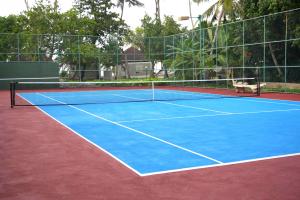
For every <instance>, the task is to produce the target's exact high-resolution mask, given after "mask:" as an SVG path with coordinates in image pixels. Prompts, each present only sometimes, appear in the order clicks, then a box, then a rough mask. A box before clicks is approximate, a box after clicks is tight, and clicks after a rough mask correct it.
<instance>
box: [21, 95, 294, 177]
mask: <svg viewBox="0 0 300 200" xmlns="http://www.w3.org/2000/svg"><path fill="white" fill-rule="evenodd" d="M151 93H152V92H151V90H149V91H147V90H128V91H126V90H114V91H82V92H76V91H75V92H74V91H73V92H40V93H36V92H35V93H20V94H18V95H19V96H21V97H22V98H24V99H25V100H27V101H28V102H31V103H32V104H43V103H45V104H47V103H49V102H50V103H54V104H66V103H68V104H70V103H75V102H78V101H82V102H85V101H87V100H89V101H93V99H96V100H97V101H100V102H99V103H95V102H93V103H92V104H81V105H59V106H53V105H52V106H38V108H39V109H40V110H42V111H43V112H44V113H46V114H48V115H49V116H50V117H52V118H53V119H55V120H56V121H58V122H60V123H61V124H62V125H64V126H66V127H68V128H69V129H71V130H72V131H73V132H74V133H76V134H78V135H79V136H81V137H82V138H84V139H85V140H86V141H88V142H90V143H92V144H94V145H96V146H97V147H98V148H100V149H101V150H103V151H105V152H106V153H108V154H109V155H110V156H112V157H113V158H115V159H117V160H118V161H119V162H121V163H122V164H123V165H125V166H126V167H128V168H130V169H131V170H133V171H134V172H135V173H137V174H138V175H140V176H146V175H153V174H159V173H166V172H173V171H181V170H187V169H196V168H205V167H212V166H222V165H228V164H234V163H242V162H248V161H256V160H261V159H269V158H278V157H283V156H293V155H300V102H295V101H286V100H271V99H262V98H253V97H244V98H200V97H201V95H202V96H204V97H205V95H207V96H209V95H211V94H199V93H194V92H182V91H174V90H173V91H172V90H170V91H168V90H156V94H155V95H156V96H161V98H163V97H164V96H165V97H166V99H168V98H170V97H171V96H174V95H186V96H190V97H193V96H196V97H197V98H190V99H186V100H184V99H181V100H176V101H175V100H174V101H171V100H170V101H144V102H126V103H124V102H122V99H123V100H129V99H132V100H134V99H143V98H145V96H147V95H149V96H151V95H153V94H151ZM216 97H217V95H216ZM101 99H105V101H107V103H104V102H105V101H103V102H101ZM114 101H115V102H114ZM108 102H111V103H108ZM116 102H119V103H116ZM121 102H122V103H121Z"/></svg>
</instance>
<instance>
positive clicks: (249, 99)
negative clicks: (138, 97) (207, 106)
mask: <svg viewBox="0 0 300 200" xmlns="http://www.w3.org/2000/svg"><path fill="white" fill-rule="evenodd" d="M161 92H164V93H175V94H181V92H182V93H184V92H186V94H182V95H190V96H199V97H203V96H204V97H205V96H208V97H209V96H211V97H214V96H216V95H217V96H221V97H225V98H224V99H226V97H235V96H233V95H222V94H210V93H201V94H200V93H199V94H198V93H197V92H192V91H180V92H170V91H168V92H167V91H161ZM189 93H192V94H189ZM203 94H204V95H203ZM230 99H233V100H238V101H243V100H244V101H251V102H259V103H269V104H278V105H290V106H300V104H293V103H283V102H280V103H279V102H274V101H289V102H295V103H300V102H299V101H292V100H282V99H266V98H264V99H265V101H264V100H263V99H262V100H258V98H257V97H243V98H238V97H237V98H230Z"/></svg>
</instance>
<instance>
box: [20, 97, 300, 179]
mask: <svg viewBox="0 0 300 200" xmlns="http://www.w3.org/2000/svg"><path fill="white" fill-rule="evenodd" d="M17 95H18V96H20V95H19V94H17ZM20 97H21V98H23V97H22V96H20ZM23 99H24V100H25V101H27V102H29V103H30V104H32V105H33V103H32V102H30V101H29V100H27V99H25V98H23ZM35 108H37V109H39V110H40V111H42V112H43V113H44V114H46V115H47V116H49V117H50V118H52V119H53V120H55V121H56V122H58V123H59V124H61V125H62V126H64V127H66V128H67V129H69V130H71V131H72V132H74V133H75V134H76V135H78V136H79V137H80V138H82V139H84V140H85V141H87V142H89V143H90V144H92V145H94V146H96V147H97V148H99V149H100V150H102V151H103V152H105V153H106V154H108V155H109V156H111V157H112V158H114V159H116V160H117V161H118V162H120V163H121V164H123V165H124V166H125V167H127V168H128V169H130V170H132V171H133V172H135V173H136V174H137V175H139V176H142V177H144V176H151V175H159V174H167V173H174V172H182V171H188V170H196V169H205V168H213V167H222V166H226V165H236V164H242V163H249V162H257V161H263V160H270V159H277V158H285V157H292V156H300V153H293V154H285V155H279V156H270V157H263V158H257V159H250V160H242V161H235V162H229V163H221V164H213V165H206V166H198V167H188V168H181V169H175V170H166V171H159V172H153V173H143V174H142V173H139V172H138V171H136V170H135V169H134V168H132V167H130V166H129V165H128V164H126V163H124V162H123V161H122V160H120V159H118V158H117V157H115V156H114V155H112V154H111V153H109V152H108V151H106V150H105V149H103V148H101V147H100V146H98V145H97V144H95V143H93V142H92V141H90V140H88V139H87V138H85V137H83V136H82V135H80V134H79V133H77V132H76V131H74V130H73V129H72V128H70V127H68V126H67V125H65V124H63V123H62V122H60V121H58V120H57V119H56V118H54V117H52V116H51V115H50V114H48V113H47V112H46V111H44V110H42V109H41V108H40V107H38V106H35ZM220 115H221V114H220Z"/></svg>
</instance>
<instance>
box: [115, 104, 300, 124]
mask: <svg viewBox="0 0 300 200" xmlns="http://www.w3.org/2000/svg"><path fill="white" fill-rule="evenodd" d="M290 111H300V108H299V109H297V108H295V109H287V110H262V111H257V112H254V111H253V112H240V113H223V114H213V115H191V116H182V117H162V118H148V119H136V120H124V121H118V123H130V122H144V121H160V120H171V119H189V118H200V117H215V116H227V115H247V114H260V113H274V112H290Z"/></svg>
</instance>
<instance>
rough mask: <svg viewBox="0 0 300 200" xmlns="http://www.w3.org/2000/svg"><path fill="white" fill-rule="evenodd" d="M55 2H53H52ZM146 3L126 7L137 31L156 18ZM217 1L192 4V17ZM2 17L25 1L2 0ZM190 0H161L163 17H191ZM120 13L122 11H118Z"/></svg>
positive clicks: (66, 1)
mask: <svg viewBox="0 0 300 200" xmlns="http://www.w3.org/2000/svg"><path fill="white" fill-rule="evenodd" d="M50 1H52V2H53V0H50ZM140 1H141V2H143V3H144V7H131V8H128V7H125V9H124V19H125V21H126V23H127V24H128V25H129V26H130V27H131V29H135V28H136V27H138V26H140V25H141V19H142V18H143V16H144V15H145V14H148V15H150V16H152V17H154V14H155V1H154V0H140ZM215 1H216V0H209V1H207V2H204V3H202V4H200V5H198V4H196V3H192V15H193V16H195V17H197V16H198V15H199V14H202V13H203V12H204V11H205V10H206V9H207V8H208V7H209V5H210V4H211V3H213V2H215ZM28 2H29V4H30V5H33V4H34V3H35V0H28ZM58 2H59V6H60V8H61V11H66V10H68V9H70V8H71V7H72V3H73V0H59V1H58ZM0 3H1V6H0V16H8V15H10V14H19V13H21V12H22V11H25V10H26V6H25V3H24V0H0ZM188 5H189V0H160V12H161V17H163V16H164V15H169V16H173V17H174V19H175V20H178V17H179V16H188V15H189V6H188ZM116 11H117V12H120V9H117V10H116ZM178 23H180V24H181V25H182V26H187V27H189V28H191V22H190V20H188V21H178Z"/></svg>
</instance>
